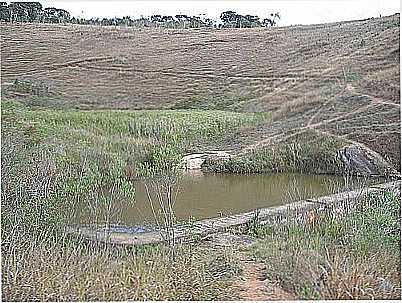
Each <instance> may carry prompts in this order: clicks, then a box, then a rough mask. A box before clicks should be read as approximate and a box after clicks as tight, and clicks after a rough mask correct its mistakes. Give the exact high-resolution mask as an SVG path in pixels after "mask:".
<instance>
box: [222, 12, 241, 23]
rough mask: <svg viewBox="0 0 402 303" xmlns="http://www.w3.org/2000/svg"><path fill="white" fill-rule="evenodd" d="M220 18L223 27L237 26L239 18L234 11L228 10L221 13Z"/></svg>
mask: <svg viewBox="0 0 402 303" xmlns="http://www.w3.org/2000/svg"><path fill="white" fill-rule="evenodd" d="M220 18H221V20H222V22H223V27H236V21H237V19H238V15H237V13H236V12H234V11H226V12H223V13H222V14H221V15H220Z"/></svg>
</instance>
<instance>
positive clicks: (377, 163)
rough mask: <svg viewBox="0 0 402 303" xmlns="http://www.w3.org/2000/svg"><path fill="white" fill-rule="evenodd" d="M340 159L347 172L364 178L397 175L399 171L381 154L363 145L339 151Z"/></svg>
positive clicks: (351, 146) (349, 146) (346, 147)
mask: <svg viewBox="0 0 402 303" xmlns="http://www.w3.org/2000/svg"><path fill="white" fill-rule="evenodd" d="M337 155H338V158H339V159H340V161H341V162H342V164H343V166H344V168H345V170H346V171H347V172H349V173H351V174H355V175H363V176H373V175H379V176H388V175H395V174H397V171H396V170H395V169H394V168H393V167H392V166H391V165H390V164H389V163H388V162H387V161H385V160H384V158H383V157H381V155H380V154H378V153H376V152H375V151H373V150H371V149H368V148H367V147H365V146H363V145H357V144H353V145H348V146H345V147H343V148H342V149H341V150H338V153H337Z"/></svg>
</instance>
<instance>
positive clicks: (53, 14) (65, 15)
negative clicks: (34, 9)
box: [43, 7, 71, 23]
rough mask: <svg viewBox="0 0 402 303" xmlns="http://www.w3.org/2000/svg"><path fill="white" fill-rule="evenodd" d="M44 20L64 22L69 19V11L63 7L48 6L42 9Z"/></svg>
mask: <svg viewBox="0 0 402 303" xmlns="http://www.w3.org/2000/svg"><path fill="white" fill-rule="evenodd" d="M43 11H44V16H45V18H44V20H45V22H49V23H64V22H68V21H70V19H71V18H70V13H69V12H68V11H66V10H64V9H59V8H55V7H48V8H45V9H44V10H43Z"/></svg>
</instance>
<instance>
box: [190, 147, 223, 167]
mask: <svg viewBox="0 0 402 303" xmlns="http://www.w3.org/2000/svg"><path fill="white" fill-rule="evenodd" d="M209 157H213V158H214V159H229V158H230V157H231V155H230V154H229V153H227V152H225V151H208V152H205V153H197V154H190V155H187V156H184V157H183V159H182V167H183V168H184V169H201V166H202V164H203V163H204V162H205V160H206V159H207V158H209Z"/></svg>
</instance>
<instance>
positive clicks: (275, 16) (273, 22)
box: [262, 13, 281, 27]
mask: <svg viewBox="0 0 402 303" xmlns="http://www.w3.org/2000/svg"><path fill="white" fill-rule="evenodd" d="M276 19H281V16H280V15H279V13H271V17H270V18H265V19H264V20H263V21H262V26H265V27H268V26H275V25H276V24H277V23H276Z"/></svg>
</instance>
